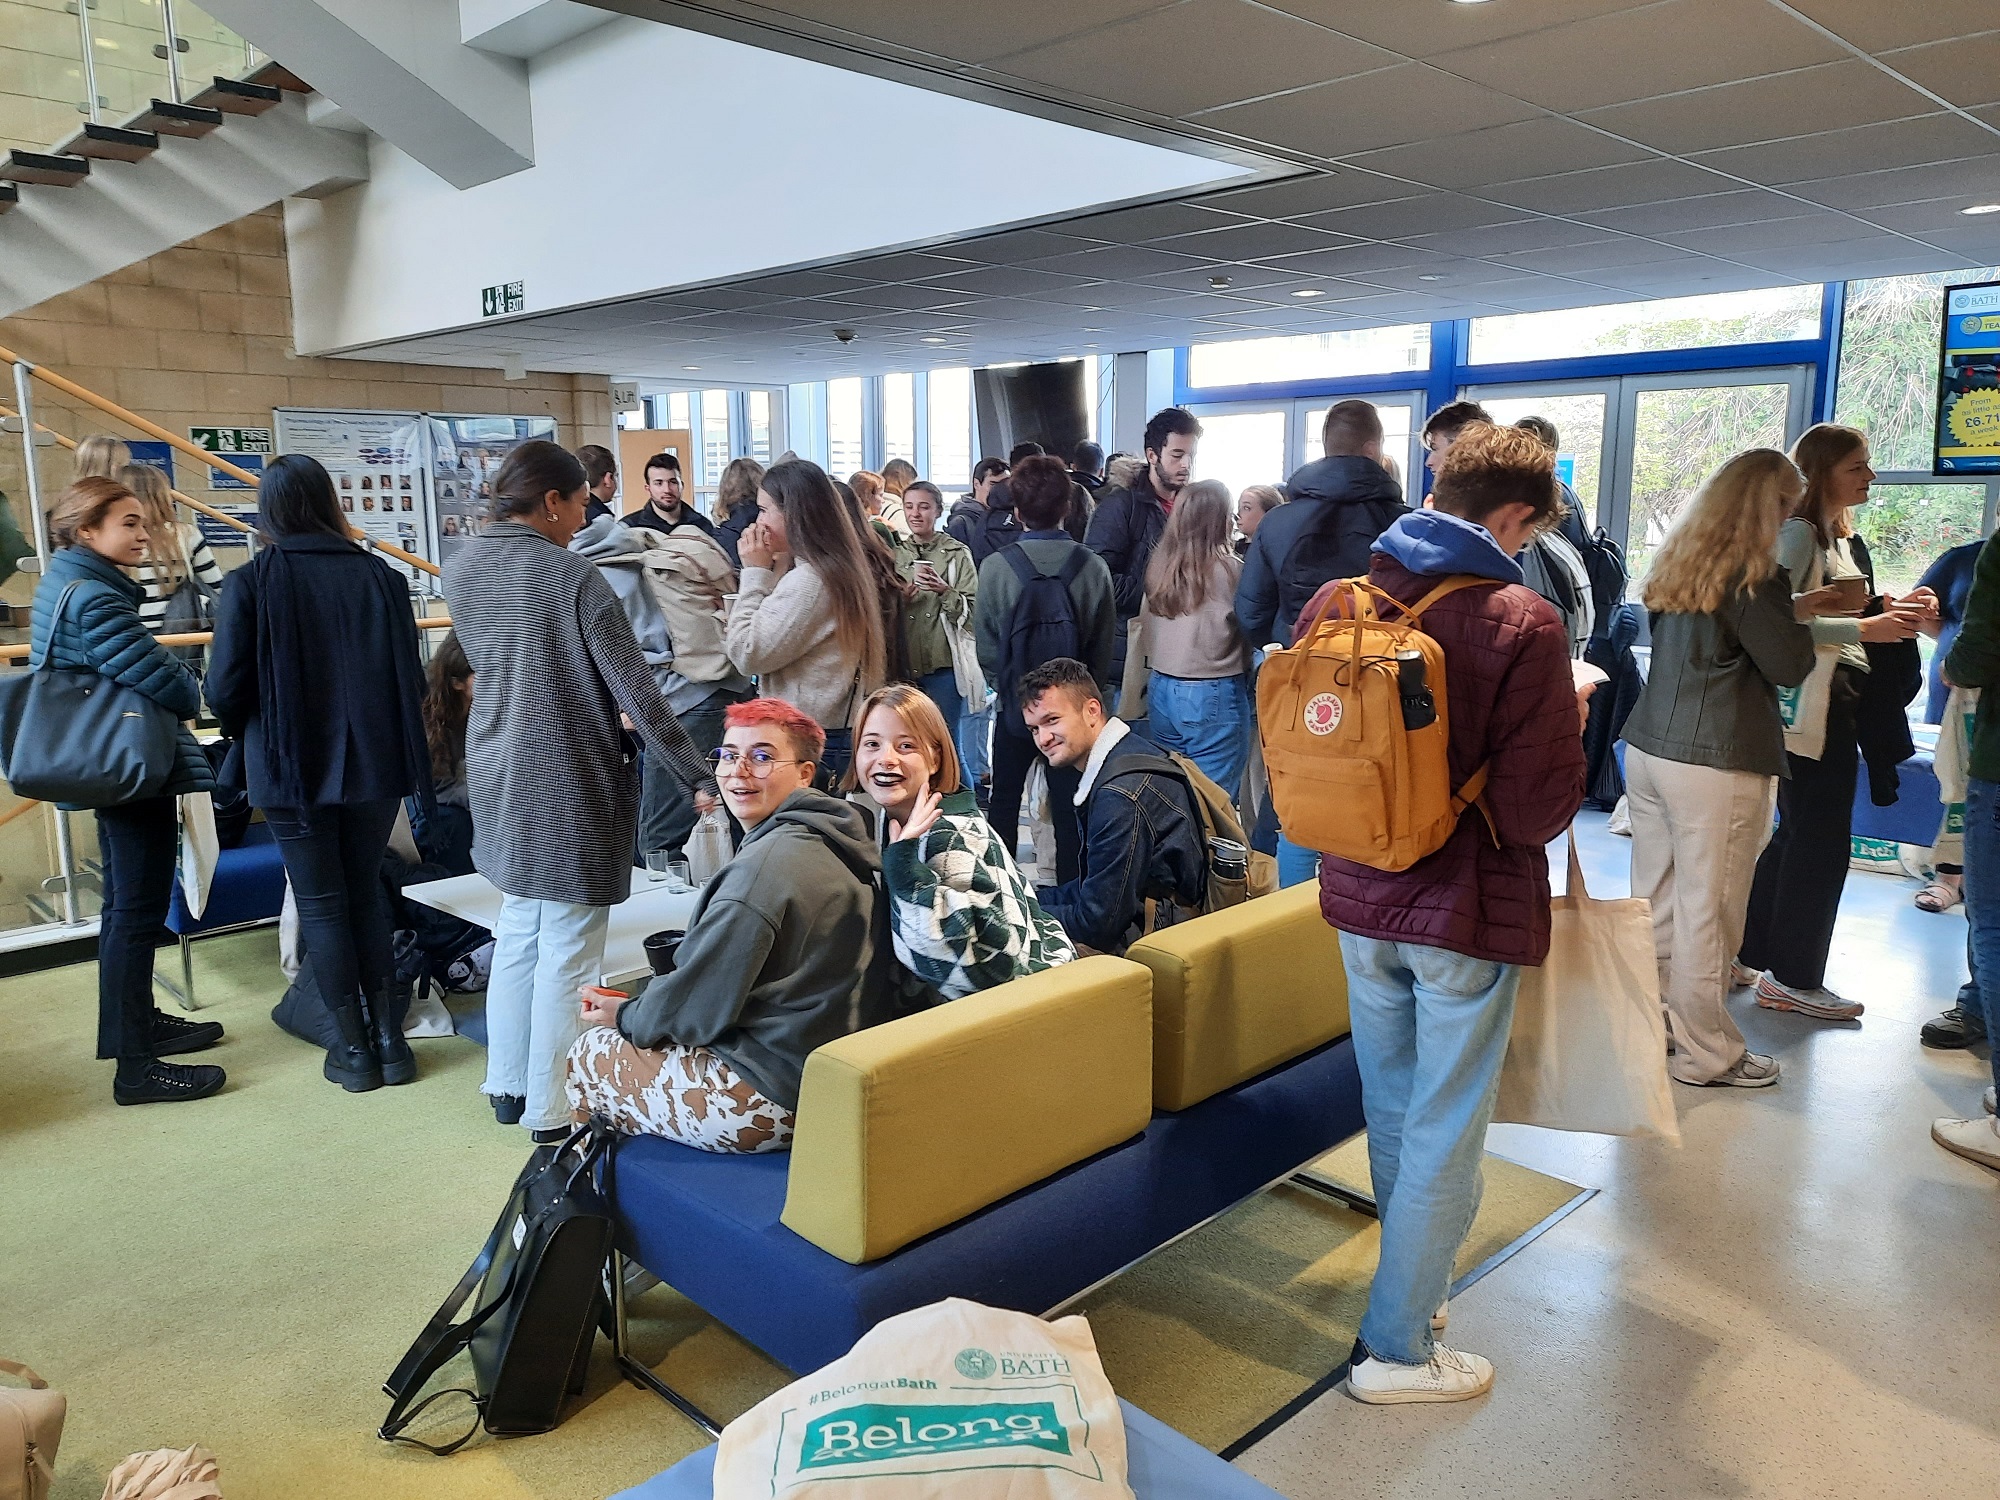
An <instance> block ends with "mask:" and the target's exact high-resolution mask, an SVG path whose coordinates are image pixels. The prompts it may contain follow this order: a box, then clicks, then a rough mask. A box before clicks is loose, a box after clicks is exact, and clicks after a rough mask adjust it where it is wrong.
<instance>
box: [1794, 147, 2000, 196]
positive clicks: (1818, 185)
mask: <svg viewBox="0 0 2000 1500" xmlns="http://www.w3.org/2000/svg"><path fill="white" fill-rule="evenodd" d="M1785 191H1786V192H1788V193H1793V194H1796V195H1797V196H1798V197H1801V198H1804V199H1807V200H1808V201H1810V202H1813V203H1823V204H1825V205H1826V206H1827V207H1829V208H1872V207H1876V206H1878V205H1881V204H1885V203H1921V202H1924V201H1926V200H1929V199H1939V198H1956V199H1958V200H1959V201H1960V202H1961V203H1990V202H1995V201H2000V151H1995V152H1992V153H1988V154H1984V155H1981V156H1978V157H1973V158H1969V159H1966V160H1963V161H1948V162H1933V163H1931V164H1930V165H1928V166H1921V167H1904V168H1902V169H1900V170H1898V171H1892V172H1862V173H1857V174H1854V175H1851V176H1848V175H1842V176H1834V177H1826V178H1818V179H1815V180H1813V181H1811V182H1794V183H1788V184H1786V187H1785Z"/></svg>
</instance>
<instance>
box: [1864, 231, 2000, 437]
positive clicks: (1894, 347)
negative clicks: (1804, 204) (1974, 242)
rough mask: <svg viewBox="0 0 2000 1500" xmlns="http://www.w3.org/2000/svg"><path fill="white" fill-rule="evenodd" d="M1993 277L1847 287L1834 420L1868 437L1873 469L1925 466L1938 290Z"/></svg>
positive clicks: (1982, 273) (1933, 401)
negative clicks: (1955, 283) (1856, 429)
mask: <svg viewBox="0 0 2000 1500" xmlns="http://www.w3.org/2000/svg"><path fill="white" fill-rule="evenodd" d="M1993 280H2000V271H1995V270H1990V269H1988V270H1967V271H1951V272H1941V273H1939V274H1937V275H1934V276H1889V277H1884V278H1883V279H1881V280H1879V281H1850V282H1848V284H1847V317H1846V320H1845V321H1844V322H1843V323H1842V325H1841V332H1840V380H1839V383H1838V384H1837V385H1836V386H1835V387H1834V394H1833V415H1834V420H1835V421H1837V422H1845V423H1847V424H1848V425H1849V426H1851V427H1859V428H1860V429H1861V430H1862V431H1863V432H1865V433H1867V434H1868V451H1869V455H1870V457H1871V458H1873V460H1874V462H1875V467H1876V468H1878V469H1923V470H1926V471H1928V470H1929V469H1930V466H1931V432H1932V429H1933V428H1934V427H1935V426H1936V424H1937V382H1938V369H1937V362H1938V321H1939V319H1940V318H1941V317H1942V316H1943V315H1944V288H1945V286H1946V285H1948V284H1950V283H1953V282H1966V281H1993Z"/></svg>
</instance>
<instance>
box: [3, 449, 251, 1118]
mask: <svg viewBox="0 0 2000 1500" xmlns="http://www.w3.org/2000/svg"><path fill="white" fill-rule="evenodd" d="M49 536H50V539H51V540H52V541H53V542H54V543H55V546H56V547H57V549H58V550H57V551H56V552H55V554H54V555H53V556H51V557H50V559H49V568H48V573H47V574H46V576H44V577H43V579H42V582H41V586H40V587H39V588H37V589H36V590H35V619H34V631H33V635H32V646H31V651H32V655H31V661H32V662H34V663H36V664H40V663H41V662H42V661H44V660H45V659H46V661H47V662H48V664H49V666H51V667H57V668H62V669H65V670H72V671H75V670H91V671H96V672H99V673H102V674H103V675H104V676H106V677H109V678H111V679H112V680H113V681H114V682H118V683H122V684H123V685H124V686H126V687H129V688H133V689H135V690H137V691H138V692H141V693H144V694H145V695H146V696H147V697H148V698H151V699H152V700H153V701H154V702H155V703H158V704H159V705H161V706H162V707H163V708H165V709H166V710H167V711H168V712H169V713H171V714H172V715H173V716H174V717H175V718H177V719H190V718H193V717H194V715H195V713H196V712H197V711H198V710H199V708H200V706H201V689H200V687H199V686H198V685H197V684H196V682H195V679H194V675H193V674H192V673H190V672H189V671H188V669H187V668H186V667H184V666H182V665H181V664H180V663H179V662H177V661H175V660H174V658H173V657H172V656H171V655H169V654H168V652H167V650H166V648H164V647H163V646H161V645H160V644H159V643H158V642H157V641H155V640H154V639H153V637H152V636H150V635H149V634H147V633H146V627H145V626H144V625H142V624H141V623H140V621H139V604H140V601H141V600H143V599H144V598H145V590H144V589H142V588H141V587H140V586H139V584H138V583H137V582H136V581H135V580H134V579H132V578H130V577H128V576H127V575H126V574H125V572H124V571H123V569H125V568H129V567H135V566H137V565H138V564H140V563H142V562H144V561H145V560H146V556H147V553H146V513H145V510H144V508H143V507H142V506H141V505H140V504H139V502H138V500H137V499H136V498H134V496H133V494H132V492H131V491H130V490H128V489H126V488H125V486H123V485H122V484H119V483H117V482H116V481H115V480H110V479H96V478H92V479H79V480H78V481H77V482H76V483H75V484H73V485H71V486H70V487H69V488H68V489H66V490H64V491H63V492H62V494H61V495H59V496H58V497H57V498H56V502H55V505H54V507H53V509H52V510H51V511H50V513H49ZM71 584H74V585H76V587H75V589H74V590H73V591H71V592H70V595H69V599H68V602H67V603H66V604H64V605H63V607H62V618H61V619H57V618H56V611H57V604H58V602H59V601H61V600H62V597H63V592H64V590H65V589H68V588H69V586H70V585H71ZM214 787H215V779H214V777H213V776H212V775H210V773H209V768H208V760H207V758H206V757H205V756H204V755H203V754H202V751H201V747H200V746H199V745H198V744H196V743H195V739H194V736H193V735H192V734H190V733H189V732H188V730H187V728H186V727H185V726H183V727H182V728H181V731H180V758H179V762H178V764H177V765H176V766H175V768H174V772H173V774H172V775H171V776H170V777H169V778H168V780H167V784H166V786H165V787H164V788H162V790H161V791H160V792H159V794H158V795H156V796H152V797H142V798H140V799H139V800H138V801H135V802H126V803H123V804H121V805H119V806H117V807H101V808H99V809H97V843H98V849H99V852H100V853H101V854H102V855H103V857H104V915H103V920H102V924H101V926H100V927H99V930H98V939H97V1055H98V1056H99V1057H101V1058H116V1059H117V1060H118V1074H117V1078H116V1080H115V1081H114V1082H113V1084H112V1096H113V1097H114V1098H115V1099H116V1100H117V1101H118V1102H119V1103H120V1104H169V1103H175V1102H178V1101H181V1100H185V1099H203V1098H206V1097H207V1096H208V1095H210V1094H213V1093H215V1092H216V1091H217V1090H218V1089H220V1088H221V1087H222V1085H223V1082H224V1074H223V1071H222V1069H220V1068H215V1067H206V1066H193V1067H190V1066H185V1065H182V1064H178V1063H167V1062H161V1061H159V1059H160V1058H162V1057H167V1056H173V1055H175V1054H178V1053H184V1052H199V1051H201V1050H202V1049H203V1048H206V1047H212V1046H214V1045H215V1044H216V1043H217V1042H219V1041H221V1040H222V1027H221V1025H220V1024H218V1023H217V1022H214V1021H199V1022H197V1021H186V1020H182V1019H181V1018H180V1017H178V1016H170V1015H167V1014H166V1013H165V1012H163V1011H160V1010H157V1009H155V1008H154V1005H153V940H154V937H155V935H156V934H157V933H158V932H159V930H160V928H161V927H162V926H164V925H165V923H166V920H167V904H168V901H169V899H170V898H171V897H172V895H173V888H174V870H175V863H176V858H177V856H178V854H179V850H180V826H179V822H178V819H177V818H176V816H175V803H174V798H175V797H177V796H179V795H180V794H181V793H183V792H206V791H212V790H214Z"/></svg>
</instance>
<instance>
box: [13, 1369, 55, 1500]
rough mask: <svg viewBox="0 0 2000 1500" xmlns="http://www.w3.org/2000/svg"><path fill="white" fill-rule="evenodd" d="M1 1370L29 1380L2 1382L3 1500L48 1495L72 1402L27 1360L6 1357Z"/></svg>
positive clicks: (43, 1498)
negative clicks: (22, 1384)
mask: <svg viewBox="0 0 2000 1500" xmlns="http://www.w3.org/2000/svg"><path fill="white" fill-rule="evenodd" d="M0 1370H4V1371H6V1372H7V1373H8V1374H9V1375H15V1376H18V1377H19V1378H21V1379H22V1380H25V1381H26V1382H27V1383H28V1388H27V1389H26V1390H22V1389H20V1388H19V1387H18V1386H0V1500H48V1494H49V1486H50V1485H52V1484H53V1483H54V1482H55V1475H56V1447H57V1445H58V1444H60V1443H61V1442H62V1432H63V1418H64V1417H65V1416H66V1415H68V1412H69V1406H68V1403H66V1402H65V1401H64V1400H63V1398H62V1397H61V1396H59V1395H58V1394H56V1392H54V1391H52V1390H50V1389H49V1383H48V1382H47V1381H46V1380H44V1379H42V1377H41V1376H39V1375H37V1374H36V1373H35V1372H34V1371H33V1370H31V1369H29V1368H28V1367H27V1366H26V1365H24V1364H20V1363H18V1362H17V1361H15V1360H11V1359H0Z"/></svg>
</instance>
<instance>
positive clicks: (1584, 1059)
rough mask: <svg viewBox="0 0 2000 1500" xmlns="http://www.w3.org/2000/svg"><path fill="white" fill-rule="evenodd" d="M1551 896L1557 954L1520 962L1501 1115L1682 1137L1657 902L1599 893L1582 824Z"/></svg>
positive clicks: (1512, 1120)
mask: <svg viewBox="0 0 2000 1500" xmlns="http://www.w3.org/2000/svg"><path fill="white" fill-rule="evenodd" d="M1551 907H1552V909H1553V921H1552V923H1551V931H1550V938H1549V956H1548V958H1547V959H1546V960H1545V961H1544V962H1543V964H1542V966H1541V967H1540V968H1538V969H1528V968H1524V969H1522V970H1521V992H1520V997H1519V999H1518V1000H1517V1001H1516V1002H1515V1006H1514V1031H1513V1035H1512V1036H1511V1037H1510V1038H1509V1039H1508V1042H1507V1060H1506V1062H1505V1063H1503V1064H1502V1065H1501V1069H1500V1099H1499V1103H1498V1105H1497V1106H1496V1107H1495V1109H1494V1111H1493V1118H1494V1120H1495V1121H1496V1122H1501V1123H1505V1124H1514V1125H1540V1126H1542V1127H1543V1128H1545V1129H1548V1130H1587V1131H1595V1132H1599V1133H1601V1134H1604V1135H1656V1136H1659V1137H1661V1138H1662V1139H1663V1140H1669V1141H1672V1142H1673V1143H1674V1144H1675V1145H1679V1144H1680V1139H1681V1129H1680V1121H1679V1119H1678V1118H1677V1116H1676V1115H1675V1113H1674V1100H1673V1092H1672V1088H1673V1086H1672V1085H1671V1084H1670V1083H1669V1082H1668V1081H1667V1026H1666V1019H1665V1017H1664V1015H1663V1014H1662V1012H1661V1009H1660V970H1659V964H1658V961H1657V959H1656V958H1655V956H1654V951H1653V915H1652V903H1651V902H1648V901H1641V900H1638V899H1636V898H1631V899H1627V900H1623V901H1599V900H1597V899H1595V898H1594V897H1592V895H1591V894H1590V892H1589V890H1588V889H1586V887H1585V886H1584V881H1583V865H1582V863H1581V862H1580V861H1579V860H1578V859H1577V854H1576V830H1575V829H1571V830H1570V835H1569V886H1568V888H1567V889H1566V890H1565V891H1564V892H1563V894H1562V895H1560V896H1558V897H1556V899H1555V900H1554V901H1553V902H1552V903H1551Z"/></svg>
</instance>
